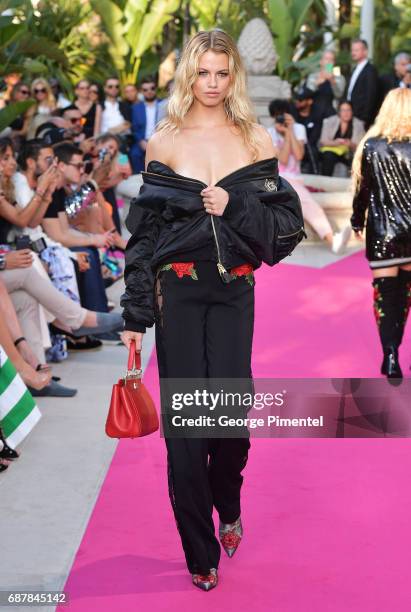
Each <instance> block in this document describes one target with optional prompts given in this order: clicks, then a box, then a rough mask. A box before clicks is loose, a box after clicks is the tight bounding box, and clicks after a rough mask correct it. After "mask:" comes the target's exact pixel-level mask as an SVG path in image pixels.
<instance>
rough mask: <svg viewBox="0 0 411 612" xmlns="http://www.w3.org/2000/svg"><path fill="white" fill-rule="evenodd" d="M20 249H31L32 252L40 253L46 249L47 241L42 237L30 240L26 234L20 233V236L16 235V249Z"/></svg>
mask: <svg viewBox="0 0 411 612" xmlns="http://www.w3.org/2000/svg"><path fill="white" fill-rule="evenodd" d="M22 249H31V250H32V251H34V253H37V255H40V253H41V252H42V251H44V249H47V243H46V241H45V240H44V238H38V240H31V238H30V236H29V235H28V234H20V236H16V250H17V251H21V250H22Z"/></svg>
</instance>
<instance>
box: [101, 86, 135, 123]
mask: <svg viewBox="0 0 411 612" xmlns="http://www.w3.org/2000/svg"><path fill="white" fill-rule="evenodd" d="M104 94H105V98H104V102H103V112H102V118H101V132H102V133H103V134H105V133H106V132H111V133H112V134H126V133H129V131H130V125H131V115H130V110H129V106H128V104H127V103H126V102H123V101H122V100H121V99H120V97H119V94H120V81H119V80H118V78H117V77H110V78H108V79H107V80H106V82H105V84H104Z"/></svg>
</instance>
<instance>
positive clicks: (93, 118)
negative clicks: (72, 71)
mask: <svg viewBox="0 0 411 612" xmlns="http://www.w3.org/2000/svg"><path fill="white" fill-rule="evenodd" d="M74 92H75V94H76V99H75V100H74V106H77V108H78V109H79V111H80V112H81V114H82V115H83V119H85V123H84V124H83V133H84V134H85V136H86V138H92V137H93V136H94V137H97V136H98V135H99V134H100V126H101V111H102V109H101V106H100V104H97V103H96V102H94V101H93V100H92V99H91V98H90V83H89V82H88V81H87V79H82V80H81V81H79V82H78V83H77V85H76V86H75V88H74Z"/></svg>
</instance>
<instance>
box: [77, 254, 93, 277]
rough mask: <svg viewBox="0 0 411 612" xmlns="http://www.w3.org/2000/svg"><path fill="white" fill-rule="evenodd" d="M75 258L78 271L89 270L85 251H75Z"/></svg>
mask: <svg viewBox="0 0 411 612" xmlns="http://www.w3.org/2000/svg"><path fill="white" fill-rule="evenodd" d="M76 259H77V263H78V269H79V270H80V272H87V270H90V262H89V260H88V254H87V253H84V252H83V251H81V252H78V253H76Z"/></svg>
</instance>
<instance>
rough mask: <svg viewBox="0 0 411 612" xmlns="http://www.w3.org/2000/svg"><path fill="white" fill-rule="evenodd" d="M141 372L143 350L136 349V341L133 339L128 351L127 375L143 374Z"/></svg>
mask: <svg viewBox="0 0 411 612" xmlns="http://www.w3.org/2000/svg"><path fill="white" fill-rule="evenodd" d="M141 373H142V371H141V351H136V341H135V340H132V341H131V342H130V350H129V353H128V363H127V377H128V376H141Z"/></svg>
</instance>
